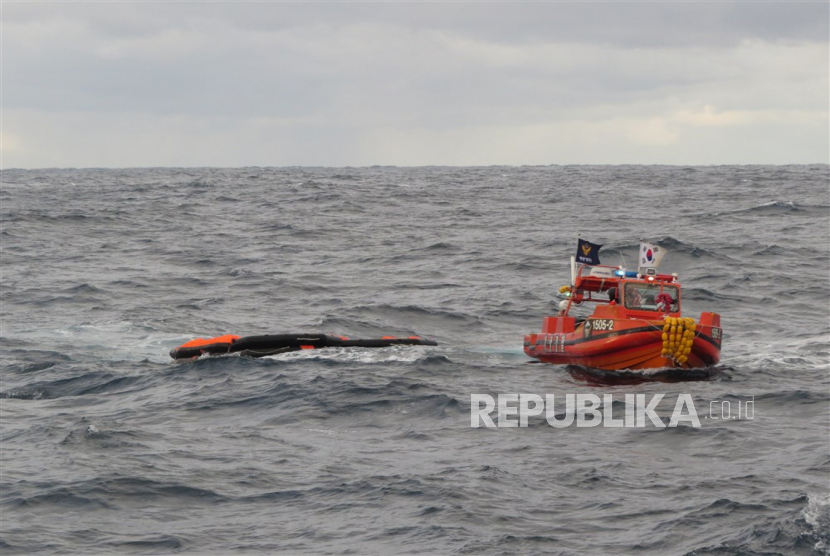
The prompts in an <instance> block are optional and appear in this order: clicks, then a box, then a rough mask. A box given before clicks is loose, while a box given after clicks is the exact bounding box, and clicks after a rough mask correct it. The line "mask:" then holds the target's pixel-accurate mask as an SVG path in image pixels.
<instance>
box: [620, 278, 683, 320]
mask: <svg viewBox="0 0 830 556" xmlns="http://www.w3.org/2000/svg"><path fill="white" fill-rule="evenodd" d="M660 294H664V295H668V296H669V297H670V298H671V299H670V300H669V299H665V298H661V295H660ZM623 299H624V303H625V307H626V309H637V310H638V311H657V312H661V313H669V312H671V313H676V312H677V311H679V310H680V297H679V291H678V289H677V286H669V285H666V284H644V283H637V282H634V283H627V284H625V288H624V289H623ZM666 301H668V302H670V307H669V308H668V309H666V307H665V304H664V302H666Z"/></svg>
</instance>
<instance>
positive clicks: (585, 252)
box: [576, 239, 602, 264]
mask: <svg viewBox="0 0 830 556" xmlns="http://www.w3.org/2000/svg"><path fill="white" fill-rule="evenodd" d="M600 247H602V245H597V244H596V243H591V242H590V241H585V240H584V239H580V240H579V244H578V245H577V246H576V262H578V263H582V264H599V248H600Z"/></svg>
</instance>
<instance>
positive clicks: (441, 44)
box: [2, 1, 830, 168]
mask: <svg viewBox="0 0 830 556" xmlns="http://www.w3.org/2000/svg"><path fill="white" fill-rule="evenodd" d="M829 48H830V4H828V3H827V2H825V1H819V2H718V1H714V2H712V1H710V2H581V3H580V2H486V3H483V2H482V3H480V2H394V3H392V2H388V3H386V2H319V3H318V2H315V3H311V2H290V3H277V2H248V3H241V2H176V3H172V2H66V3H63V2H42V3H35V2H12V3H9V2H3V4H2V124H3V125H2V155H3V167H5V168H38V167H132V166H295V165H313V166H367V165H374V164H379V165H399V166H415V165H492V164H507V165H522V164H626V163H630V164H786V163H815V162H824V163H828V162H830V117H829V116H828V109H829V108H830V106H829V104H830V50H828V49H829Z"/></svg>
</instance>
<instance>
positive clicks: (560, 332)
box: [524, 313, 721, 371]
mask: <svg viewBox="0 0 830 556" xmlns="http://www.w3.org/2000/svg"><path fill="white" fill-rule="evenodd" d="M716 316H717V315H715V314H714V313H704V314H703V315H701V319H700V322H699V323H698V324H696V327H695V328H696V330H695V332H694V339H693V340H692V344H691V346H690V348H691V349H690V350H689V353H688V354H686V357H685V359H684V360H683V361H682V362H680V361H678V359H677V358H675V357H672V356H671V354H669V355H667V354H666V351H667V347H668V346H667V340H665V339H664V326H665V321H664V320H640V319H630V318H627V319H607V318H588V319H586V320H585V321H584V322H582V323H580V324H579V325H578V326H575V319H573V318H570V317H547V318H546V319H545V324H544V326H543V332H542V333H541V334H529V335H527V336H525V340H524V351H525V353H526V354H527V355H529V356H530V357H534V358H536V359H538V360H540V361H543V362H545V363H552V364H555V365H579V366H583V367H589V368H594V369H603V370H611V371H615V370H623V369H630V370H638V369H661V368H683V369H693V368H703V367H710V366H712V365H715V364H717V363H718V361H720V338H721V331H720V327H719V326H715V324H717V325H719V324H720V319H719V318H717V322H715V318H713V317H716Z"/></svg>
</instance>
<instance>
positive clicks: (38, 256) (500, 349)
mask: <svg viewBox="0 0 830 556" xmlns="http://www.w3.org/2000/svg"><path fill="white" fill-rule="evenodd" d="M829 178H830V168H828V166H825V165H816V166H778V167H771V166H770V167H764V166H751V167H744V166H726V167H688V168H686V167H657V166H653V167H645V166H618V167H613V166H601V167H591V166H576V167H567V166H566V167H521V168H516V167H489V168H407V169H404V168H385V167H384V168H359V169H357V168H339V169H322V168H320V169H317V168H280V169H272V168H244V169H136V170H37V171H18V170H6V171H3V172H2V189H1V190H0V214H2V230H0V239H2V323H1V326H0V337H1V338H2V339H1V340H0V342H2V346H1V347H2V352H1V355H2V384H1V385H0V397H2V400H0V418H2V437H1V440H2V452H1V454H2V462H0V463H2V465H1V466H0V487H1V488H2V494H1V495H0V503H1V504H2V505H0V511H1V512H2V513H0V525H1V526H2V527H0V552H2V554H4V555H5V554H70V553H76V554H170V553H183V554H272V553H286V554H474V555H480V554H485V555H490V554H493V555H496V554H510V555H513V554H551V555H554V554H556V555H580V554H645V555H674V554H678V555H680V554H696V555H704V554H706V555H712V554H718V555H739V554H803V555H811V554H826V553H828V550H830V494H828V493H829V492H830V376H828V363H830V345H829V344H830V342H829V340H830V303H829V302H828V293H830V247H828V246H830V189H829V187H830V186H829V185H828V184H829V183H830V181H829ZM578 234H581V236H582V237H583V238H586V239H589V240H591V241H594V242H597V243H602V244H604V247H603V250H602V258H603V262H606V263H611V264H616V263H618V262H620V261H621V260H623V259H624V260H625V261H628V263H629V267H631V266H633V264H634V258H635V256H636V251H637V248H638V245H639V242H640V241H651V242H654V243H658V244H659V245H661V246H663V247H664V248H665V249H667V250H668V251H669V253H668V255H667V256H666V259H665V260H664V262H663V266H662V270H664V271H667V272H677V273H679V275H680V278H681V281H682V282H683V284H684V303H685V306H684V312H685V313H686V315H688V316H694V317H697V316H699V314H700V312H701V311H717V312H720V313H721V314H722V319H723V329H724V343H723V353H722V360H721V365H720V366H719V367H718V368H717V369H716V371H717V372H715V373H714V374H713V376H712V377H711V378H710V379H709V380H705V381H697V382H681V383H663V382H652V381H647V382H642V383H640V384H629V385H614V384H594V383H591V382H586V381H585V380H583V378H582V377H581V376H580V373H579V372H577V371H576V370H574V369H571V368H567V367H557V366H552V365H544V364H540V363H535V362H533V361H532V360H530V359H528V358H527V357H526V356H525V355H524V354H523V352H522V341H523V336H524V334H526V333H529V332H533V331H538V330H539V329H540V326H541V320H542V317H543V316H545V315H547V314H551V313H553V312H555V310H556V306H557V303H558V301H559V300H558V298H557V297H556V292H557V290H558V288H559V286H561V285H562V284H565V283H567V282H568V280H569V272H570V271H569V267H568V257H569V256H570V255H571V254H572V252H573V251H574V249H575V246H576V238H577V235H578ZM294 331H296V332H331V333H336V334H343V335H348V336H351V337H378V336H383V335H388V334H391V335H398V336H400V335H411V334H419V335H423V336H427V337H432V338H434V339H435V340H437V341H438V342H439V344H440V345H439V346H438V347H421V346H417V347H406V346H396V347H392V348H384V349H378V350H368V349H351V350H347V349H329V350H320V351H312V352H300V353H293V354H287V355H282V356H275V357H269V358H263V359H250V358H245V357H219V358H212V359H200V360H198V361H196V362H193V363H185V364H177V363H173V362H172V361H171V360H170V359H169V356H168V354H167V353H168V351H169V350H170V348H172V347H175V346H177V345H179V344H181V343H183V342H185V341H187V340H190V339H192V338H194V337H197V336H203V337H209V336H215V335H220V334H225V333H235V334H240V335H249V334H265V333H289V332H294ZM474 393H488V394H491V395H496V394H499V393H505V394H508V393H533V394H539V395H545V394H555V395H560V394H563V395H564V394H568V393H573V394H579V393H595V394H598V395H603V394H612V395H613V396H614V399H615V400H623V399H624V395H625V394H632V393H636V394H645V395H646V396H648V397H651V396H653V395H656V394H660V393H662V394H664V395H665V398H666V399H667V400H674V399H676V398H677V397H678V396H679V395H680V394H690V395H691V396H692V397H693V399H694V404H695V407H696V408H697V411H698V412H699V414H700V416H701V426H700V427H693V426H690V425H689V424H688V423H684V424H681V426H678V427H676V428H657V427H654V426H647V427H644V428H607V427H593V428H583V427H576V426H572V427H567V428H554V427H551V426H549V425H548V424H547V423H546V422H545V421H544V419H541V418H531V420H530V426H529V427H527V428H496V429H489V428H471V426H470V395H471V394H474ZM713 401H714V402H716V405H715V407H718V408H721V407H723V405H722V402H723V401H727V402H729V403H730V404H732V405H731V407H732V408H733V409H732V411H735V410H734V407H735V406H736V405H737V404H738V403H739V402H740V403H744V404H745V403H746V402H749V401H753V402H754V415H753V418H752V419H749V418H743V419H717V420H715V419H708V418H704V415H709V409H710V408H711V403H712V402H713ZM616 403H617V402H616V401H615V404H616ZM672 406H673V403H672V404H669V405H668V406H665V407H664V404H661V406H660V409H659V413H660V414H661V416H664V417H665V418H666V419H667V418H668V415H669V414H670V412H671V407H672Z"/></svg>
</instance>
